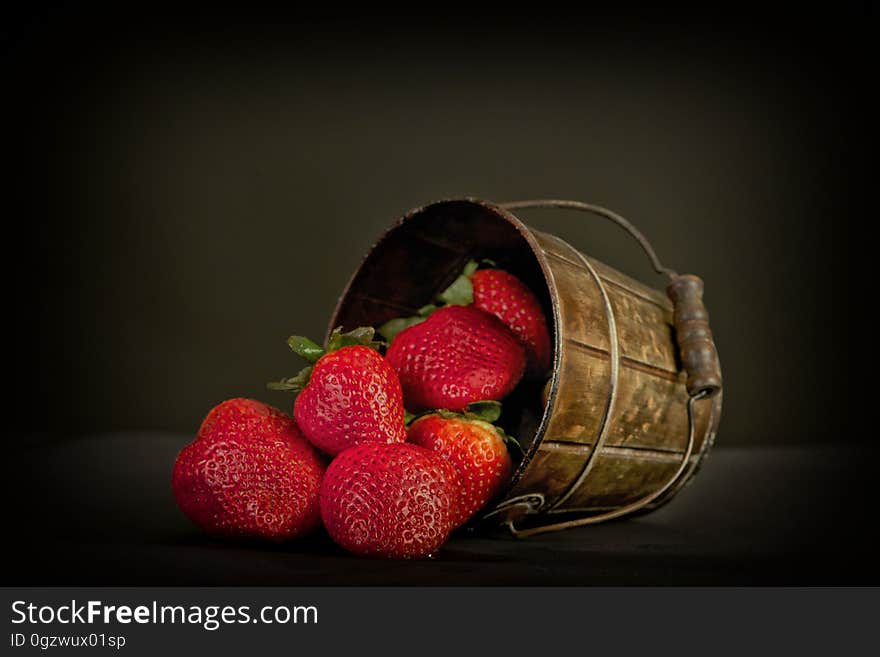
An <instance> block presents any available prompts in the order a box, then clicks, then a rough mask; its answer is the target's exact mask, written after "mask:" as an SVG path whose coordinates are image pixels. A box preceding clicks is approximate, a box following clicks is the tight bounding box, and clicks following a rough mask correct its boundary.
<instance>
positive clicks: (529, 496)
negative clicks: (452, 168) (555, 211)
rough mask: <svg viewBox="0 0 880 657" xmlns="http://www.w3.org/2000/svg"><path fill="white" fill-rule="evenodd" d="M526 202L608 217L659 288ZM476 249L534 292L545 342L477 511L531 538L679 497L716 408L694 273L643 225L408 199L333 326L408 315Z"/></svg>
mask: <svg viewBox="0 0 880 657" xmlns="http://www.w3.org/2000/svg"><path fill="white" fill-rule="evenodd" d="M528 207H562V208H571V209H575V210H585V211H588V212H592V213H594V214H596V215H599V216H602V217H604V218H606V219H610V220H612V221H614V222H615V223H617V224H618V225H620V226H621V227H622V228H624V229H625V230H626V231H627V232H629V233H630V234H631V235H632V236H633V237H634V238H635V239H636V240H638V242H639V244H640V245H641V246H642V248H643V249H644V250H645V252H646V254H647V255H648V257H649V258H650V259H651V261H652V264H653V265H654V267H655V269H656V270H657V271H658V272H659V273H661V274H664V275H666V276H668V277H669V279H670V283H669V286H668V288H667V291H666V294H664V293H663V292H660V291H658V290H655V289H653V288H651V287H648V286H646V285H643V284H642V283H639V282H637V281H635V280H633V279H631V278H629V277H627V276H625V275H624V274H621V273H620V272H618V271H616V270H614V269H612V268H611V267H609V266H607V265H604V264H602V263H601V262H599V261H597V260H595V259H593V258H590V257H588V256H585V255H583V254H582V253H580V252H579V251H578V250H577V249H575V248H574V247H572V246H570V245H569V244H567V243H566V242H564V241H563V240H561V239H559V238H558V237H555V236H553V235H549V234H546V233H542V232H540V231H537V230H534V229H531V228H529V227H527V226H526V225H525V224H523V223H522V222H521V221H520V220H519V219H517V217H515V216H514V215H513V214H512V212H511V211H512V210H519V209H522V208H528ZM471 258H474V259H481V258H488V259H491V260H493V261H495V262H496V263H497V264H498V266H499V267H500V268H502V269H506V270H508V271H510V272H511V273H513V274H515V275H516V276H518V277H519V278H521V279H522V280H523V281H524V282H525V283H526V284H527V285H528V286H529V287H530V288H531V289H532V290H534V291H535V293H536V294H537V295H538V296H539V298H540V299H541V302H542V303H543V305H544V309H545V314H546V316H547V318H548V322H549V323H550V324H551V326H550V330H551V333H552V336H553V344H554V367H553V372H552V375H551V377H550V379H549V381H547V382H546V384H544V383H543V382H542V383H540V384H537V385H534V384H533V385H529V384H522V385H521V386H520V389H519V391H518V392H517V393H514V394H515V397H514V398H513V399H511V398H508V399H507V400H505V402H504V407H505V415H504V416H503V417H502V420H504V422H505V425H506V428H507V429H508V430H510V431H511V432H512V433H513V434H514V435H515V436H516V437H517V438H518V439H519V440H520V442H521V444H522V446H523V449H524V457H523V459H522V461H521V462H520V464H519V466H518V468H517V469H516V471H515V473H514V475H513V477H512V479H511V482H510V485H509V487H508V488H507V490H506V491H505V492H504V494H503V495H501V496H500V497H499V498H498V500H497V501H496V503H495V504H494V505H493V506H492V507H491V508H488V509H486V510H485V511H484V513H483V514H482V515H481V516H480V518H479V519H478V520H477V522H478V523H480V522H482V523H493V524H494V523H503V524H505V525H507V527H508V528H509V529H510V531H511V532H513V533H514V534H515V535H517V536H528V535H531V534H537V533H541V532H544V531H552V530H556V529H564V528H567V527H573V526H577V525H583V524H591V523H596V522H600V521H603V520H608V519H610V518H616V517H620V516H623V515H627V514H631V513H636V512H644V511H647V510H651V509H654V508H657V507H658V506H660V505H661V504H663V503H664V502H666V501H667V500H669V499H670V498H671V497H672V496H673V495H675V493H676V492H677V491H678V490H680V489H681V487H682V486H684V485H685V484H686V483H687V482H688V481H690V479H691V478H692V477H693V475H694V474H695V473H696V472H697V470H698V468H699V466H700V463H701V462H702V460H703V459H704V458H705V456H706V454H707V453H708V451H709V448H710V447H711V445H712V442H713V440H714V437H715V433H716V430H717V427H718V421H719V418H720V413H721V394H720V392H721V374H720V368H719V365H718V359H717V353H716V351H715V346H714V344H713V342H712V335H711V332H710V331H709V327H708V315H707V314H706V312H705V309H704V307H703V305H702V281H700V279H699V278H697V277H696V276H690V275H682V276H680V275H678V274H676V273H675V272H672V271H671V270H668V269H666V268H664V267H662V266H661V265H660V263H659V260H658V259H657V257H656V255H655V254H654V252H653V250H652V249H651V246H650V244H649V243H648V242H647V240H646V239H645V238H644V237H643V236H642V235H641V234H640V233H639V232H638V230H636V229H635V227H633V226H632V225H631V224H630V223H629V222H627V221H626V220H625V219H623V218H622V217H620V216H619V215H616V214H615V213H613V212H611V211H609V210H606V209H604V208H600V207H597V206H593V205H589V204H584V203H578V202H573V201H524V202H519V203H508V204H505V205H496V204H493V203H489V202H486V201H482V200H477V199H458V200H449V201H440V202H437V203H433V204H430V205H427V206H425V207H422V208H418V209H416V210H413V211H412V212H410V213H409V214H407V215H406V216H405V217H403V218H402V219H400V220H399V221H398V222H397V223H395V224H394V225H393V226H392V227H391V228H390V229H389V230H388V231H387V232H386V233H385V234H384V235H383V236H382V237H381V239H380V240H379V241H378V242H377V243H376V244H375V245H374V246H373V248H372V249H371V250H370V252H369V253H368V254H367V256H366V257H365V259H364V261H363V263H362V264H361V266H360V268H359V269H358V270H357V271H356V272H355V274H354V276H353V277H352V278H351V280H350V281H349V283H348V286H347V287H346V289H345V291H344V292H343V294H342V296H341V298H340V299H339V302H338V304H337V307H336V311H335V313H334V315H333V318H332V320H331V322H330V325H329V328H328V331H329V330H331V329H332V328H334V327H336V326H343V327H344V328H345V329H346V330H349V329H352V328H354V327H357V326H377V325H379V324H381V323H383V322H385V321H387V320H388V319H391V318H393V317H398V316H404V315H413V314H415V312H416V310H417V309H418V308H420V307H421V306H423V305H424V304H426V303H428V302H430V300H431V299H433V298H434V297H435V296H436V294H437V293H439V292H440V291H441V290H443V289H444V288H445V287H446V286H447V285H449V284H450V283H451V282H452V281H453V280H454V279H455V278H456V276H458V274H459V273H460V272H461V269H462V267H463V266H464V264H465V263H466V262H467V261H468V260H469V259H471ZM542 388H543V390H542ZM542 393H543V394H542ZM511 409H512V410H511ZM511 424H513V426H511Z"/></svg>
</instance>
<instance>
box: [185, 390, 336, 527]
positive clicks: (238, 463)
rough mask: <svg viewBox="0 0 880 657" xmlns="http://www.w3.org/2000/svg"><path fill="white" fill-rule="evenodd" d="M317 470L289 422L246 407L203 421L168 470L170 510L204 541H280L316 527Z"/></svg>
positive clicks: (268, 410) (250, 404) (235, 403)
mask: <svg viewBox="0 0 880 657" xmlns="http://www.w3.org/2000/svg"><path fill="white" fill-rule="evenodd" d="M323 473H324V464H323V462H322V461H321V459H320V457H319V456H318V454H317V452H316V451H315V449H314V448H313V447H312V446H311V445H310V444H309V443H308V441H306V439H305V438H304V437H303V436H302V434H301V433H300V432H299V429H298V428H297V426H296V424H295V423H294V421H293V419H291V418H290V417H289V416H287V415H285V414H284V413H282V412H281V411H279V410H278V409H277V408H273V407H271V406H268V405H266V404H263V403H261V402H258V401H254V400H252V399H230V400H228V401H225V402H223V403H222V404H220V405H218V406H216V407H215V408H214V409H213V410H211V412H210V413H208V415H207V417H206V418H205V420H204V421H203V422H202V425H201V427H200V428H199V431H198V434H197V435H196V439H195V440H194V441H193V442H192V443H190V444H189V445H187V446H186V447H184V448H183V450H181V452H180V454H179V455H178V457H177V461H176V462H175V464H174V470H173V473H172V479H171V483H172V489H173V491H174V497H175V499H176V500H177V505H178V506H179V507H180V509H181V511H183V512H184V514H186V515H187V516H188V517H189V518H190V519H191V520H192V521H193V522H194V523H195V524H196V525H198V526H199V527H201V528H202V529H203V530H205V531H206V532H208V533H210V534H215V535H218V536H227V537H237V538H258V539H265V540H272V541H282V540H287V539H291V538H294V537H296V536H300V535H303V534H306V533H308V532H310V531H312V530H313V529H315V528H316V527H317V526H318V525H319V524H320V515H319V506H318V492H319V490H320V486H321V477H322V475H323Z"/></svg>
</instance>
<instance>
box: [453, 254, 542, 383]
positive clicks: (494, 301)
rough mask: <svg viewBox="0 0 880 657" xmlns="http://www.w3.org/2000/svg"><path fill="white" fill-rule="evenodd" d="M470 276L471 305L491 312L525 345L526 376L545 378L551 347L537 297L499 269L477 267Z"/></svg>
mask: <svg viewBox="0 0 880 657" xmlns="http://www.w3.org/2000/svg"><path fill="white" fill-rule="evenodd" d="M470 279H471V286H472V288H473V298H474V305H475V306H476V307H477V308H479V309H480V310H485V311H486V312H487V313H491V314H493V315H495V317H497V318H498V319H500V320H501V321H502V322H504V323H505V324H506V325H507V327H508V328H509V329H510V330H511V331H513V333H514V335H516V336H517V337H518V338H519V339H520V340H522V341H523V343H524V344H525V345H526V357H527V359H528V362H527V365H526V376H527V377H528V378H530V379H540V378H543V377H545V376H546V375H547V373H548V372H549V371H550V368H551V367H552V363H551V360H552V358H553V349H552V347H551V346H550V332H549V331H548V330H547V319H546V318H545V317H544V310H543V308H541V302H540V301H538V298H537V297H536V296H535V295H534V293H533V292H532V291H531V290H530V289H529V288H527V287H526V286H525V284H524V283H523V282H522V281H521V280H519V279H518V278H517V277H516V276H514V275H513V274H510V273H508V272H506V271H504V270H503V269H478V270H477V271H475V272H474V273H473V274H472V275H471V277H470Z"/></svg>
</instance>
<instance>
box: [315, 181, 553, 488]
mask: <svg viewBox="0 0 880 657" xmlns="http://www.w3.org/2000/svg"><path fill="white" fill-rule="evenodd" d="M453 203H454V204H470V205H473V206H476V207H478V208H480V209H481V210H483V211H488V212H490V213H491V214H493V215H495V216H496V217H497V218H499V219H502V220H503V221H505V222H507V223H508V224H509V225H510V226H512V227H513V228H514V229H515V230H516V232H517V233H518V234H519V236H520V237H521V238H522V239H523V240H525V242H526V244H528V246H529V249H530V251H531V253H532V256H533V257H534V258H535V261H536V262H537V263H538V266H539V268H540V270H541V276H542V277H543V280H544V285H545V288H546V291H547V293H548V296H549V299H550V309H551V317H552V321H551V322H550V323H551V326H549V327H548V328H549V329H550V330H551V333H552V340H553V368H552V372H551V374H550V378H549V387H548V389H547V395H546V402H545V403H544V408H543V410H542V413H541V420H540V422H539V423H538V427H537V429H535V434H534V437H533V438H532V440H531V442H530V443H529V445H528V447H527V448H525V449H523V456H522V459H520V462H519V464H518V465H517V467H516V470H515V471H514V472H513V474H512V475H511V477H510V479H509V480H508V482H507V485H506V486H505V488H504V489H503V490H501V491H499V493H498V495H497V496H496V498H495V499H496V500H503V499H506V497H507V495H508V494H509V493H510V491H512V490H513V489H514V488H515V486H516V484H517V483H518V482H519V481H520V479H521V478H522V475H523V474H524V473H525V471H526V470H527V469H528V467H529V465H530V463H531V461H532V459H533V458H534V457H535V454H536V453H537V452H538V448H539V447H540V445H541V443H542V441H543V439H544V435H545V434H546V432H547V427H548V425H549V422H550V417H551V415H552V410H553V408H554V406H555V404H556V400H557V396H558V395H557V393H558V389H559V375H560V365H561V360H562V348H561V344H560V342H561V331H560V322H561V316H560V308H559V298H558V294H557V290H556V284H555V282H554V279H553V275H552V273H551V270H550V266H549V264H548V263H547V258H546V256H545V255H544V251H543V249H541V247H540V245H539V244H538V241H537V239H536V238H535V235H534V233H533V232H532V229H531V228H529V227H528V226H527V225H526V224H525V223H523V222H522V220H520V219H519V218H518V217H517V216H516V215H514V214H513V213H512V212H511V211H510V210H507V209H505V208H504V207H502V206H501V205H500V204H498V203H495V202H492V201H487V200H485V199H481V198H477V197H471V196H465V197H453V198H444V199H439V200H436V201H432V202H430V203H426V204H424V205H421V206H418V207H415V208H413V209H411V210H410V211H408V212H407V213H406V214H404V215H403V216H402V217H400V218H399V219H397V220H396V221H395V222H393V223H392V224H391V225H390V226H388V228H386V229H385V230H384V231H383V232H382V234H381V235H380V236H379V238H378V239H377V240H376V241H374V242H373V244H372V245H371V246H370V248H369V249H368V250H367V252H366V254H365V255H364V257H363V258H362V259H361V261H360V263H359V264H358V266H357V267H356V268H355V270H354V272H353V273H352V274H351V276H350V277H349V279H348V281H347V283H346V284H345V287H344V288H343V290H342V292H341V293H340V295H339V298H338V299H337V301H336V305H335V307H334V309H333V314H332V315H331V318H330V322H329V324H328V327H327V333H326V335H325V340H326V339H328V338H329V336H330V333H331V332H332V331H333V329H334V328H335V327H336V324H337V320H338V317H339V314H340V312H341V311H342V306H343V303H344V302H345V300H346V299H347V298H348V295H349V293H350V292H351V289H352V286H353V285H354V282H355V280H356V279H357V278H358V275H359V274H360V273H361V271H362V270H363V268H364V266H365V265H366V263H367V261H368V260H369V258H370V257H371V256H372V254H373V253H374V252H375V251H376V249H377V248H378V247H379V246H380V245H381V244H382V243H383V242H384V241H385V240H387V239H388V238H389V237H390V236H391V235H392V234H393V233H395V232H396V231H397V230H399V229H400V228H401V227H402V226H404V225H405V224H406V223H407V222H409V221H412V220H413V219H415V218H416V217H418V216H419V215H421V214H422V213H424V212H426V211H428V210H429V209H434V208H436V207H437V206H442V205H446V204H453ZM545 385H546V384H545Z"/></svg>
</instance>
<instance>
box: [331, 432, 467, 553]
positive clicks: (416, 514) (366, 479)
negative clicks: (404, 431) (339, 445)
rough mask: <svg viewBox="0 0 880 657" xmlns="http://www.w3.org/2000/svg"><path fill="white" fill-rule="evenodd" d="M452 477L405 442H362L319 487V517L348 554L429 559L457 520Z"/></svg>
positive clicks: (444, 465) (444, 464)
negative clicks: (427, 557)
mask: <svg viewBox="0 0 880 657" xmlns="http://www.w3.org/2000/svg"><path fill="white" fill-rule="evenodd" d="M456 478H457V475H456V473H455V469H454V468H453V466H452V465H451V464H450V463H449V462H448V461H446V460H445V459H443V458H442V457H440V456H438V455H437V454H434V453H433V452H431V451H429V450H427V449H425V448H423V447H419V446H417V445H410V444H408V443H402V444H400V443H394V444H383V443H376V442H371V443H364V444H362V445H357V446H355V447H351V448H349V449H347V450H345V451H344V452H342V453H341V454H340V455H339V456H337V457H336V458H335V459H334V460H333V462H332V463H331V464H330V467H329V468H327V474H326V475H325V477H324V481H323V482H322V484H321V503H320V504H321V518H322V519H323V521H324V526H325V527H326V528H327V532H328V533H329V534H330V536H331V538H332V539H333V540H334V541H335V542H336V543H337V544H338V545H340V546H341V547H343V548H345V549H346V550H348V551H349V552H352V553H354V554H358V555H362V556H371V557H383V558H386V559H419V558H422V557H426V556H429V555H430V554H431V553H433V552H434V551H435V550H437V549H438V548H439V547H440V546H441V545H442V544H443V543H444V542H445V541H446V539H447V538H448V537H449V534H450V532H451V531H452V529H453V528H454V522H455V518H456V516H457V513H458V510H457V507H456V505H457V501H458V492H457V490H456V486H457V481H456Z"/></svg>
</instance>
